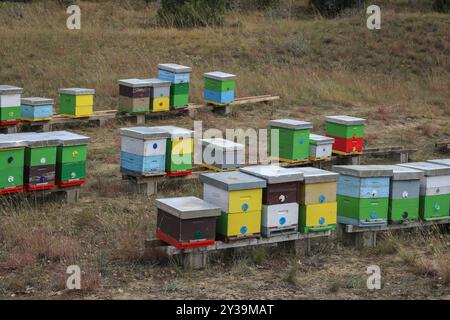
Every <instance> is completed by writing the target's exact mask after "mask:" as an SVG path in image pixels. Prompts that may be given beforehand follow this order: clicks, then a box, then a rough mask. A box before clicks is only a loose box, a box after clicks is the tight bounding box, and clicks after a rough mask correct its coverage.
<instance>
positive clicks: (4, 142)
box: [0, 134, 27, 149]
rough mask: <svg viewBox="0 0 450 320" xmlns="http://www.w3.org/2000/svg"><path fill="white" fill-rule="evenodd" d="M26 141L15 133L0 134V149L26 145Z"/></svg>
mask: <svg viewBox="0 0 450 320" xmlns="http://www.w3.org/2000/svg"><path fill="white" fill-rule="evenodd" d="M26 146H27V142H26V141H25V140H23V139H21V138H19V137H17V136H16V134H0V149H7V148H20V147H23V148H24V147H26Z"/></svg>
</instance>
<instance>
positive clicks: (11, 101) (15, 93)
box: [0, 85, 23, 125]
mask: <svg viewBox="0 0 450 320" xmlns="http://www.w3.org/2000/svg"><path fill="white" fill-rule="evenodd" d="M22 92H23V89H22V88H19V87H15V86H9V85H0V125H11V124H16V123H19V122H20V119H21V117H22V116H21V106H20V97H21V95H22Z"/></svg>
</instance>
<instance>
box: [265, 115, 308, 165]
mask: <svg viewBox="0 0 450 320" xmlns="http://www.w3.org/2000/svg"><path fill="white" fill-rule="evenodd" d="M312 127H313V125H312V123H311V122H305V121H299V120H293V119H279V120H271V121H270V136H271V147H270V152H271V156H272V157H274V158H278V159H281V160H294V161H297V160H308V158H309V134H310V130H311V129H312Z"/></svg>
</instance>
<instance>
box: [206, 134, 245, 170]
mask: <svg viewBox="0 0 450 320" xmlns="http://www.w3.org/2000/svg"><path fill="white" fill-rule="evenodd" d="M200 142H201V144H202V155H203V157H202V161H203V163H205V164H207V165H211V166H214V167H217V168H219V169H233V168H239V167H240V166H241V165H242V164H243V163H244V161H245V159H244V145H243V144H240V143H235V142H233V141H230V140H225V139H222V138H213V139H202V140H201V141H200Z"/></svg>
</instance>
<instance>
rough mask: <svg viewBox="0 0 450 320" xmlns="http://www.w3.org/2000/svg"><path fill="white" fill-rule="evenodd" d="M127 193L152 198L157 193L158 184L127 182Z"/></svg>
mask: <svg viewBox="0 0 450 320" xmlns="http://www.w3.org/2000/svg"><path fill="white" fill-rule="evenodd" d="M128 192H130V193H137V194H144V195H147V196H152V195H155V194H157V193H158V183H157V182H156V181H155V182H145V183H137V182H136V181H133V180H128Z"/></svg>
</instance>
